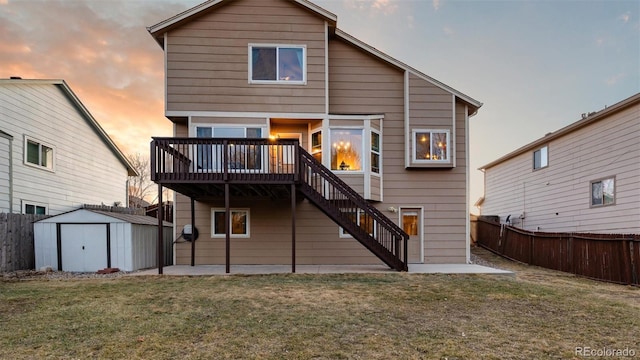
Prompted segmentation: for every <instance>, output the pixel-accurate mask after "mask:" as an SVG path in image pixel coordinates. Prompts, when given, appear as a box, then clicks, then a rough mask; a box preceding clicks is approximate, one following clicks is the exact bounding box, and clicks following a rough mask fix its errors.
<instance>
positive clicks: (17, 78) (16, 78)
mask: <svg viewBox="0 0 640 360" xmlns="http://www.w3.org/2000/svg"><path fill="white" fill-rule="evenodd" d="M9 79H11V80H22V78H21V77H20V76H12V77H10V78H9Z"/></svg>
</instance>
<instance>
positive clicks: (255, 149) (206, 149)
mask: <svg viewBox="0 0 640 360" xmlns="http://www.w3.org/2000/svg"><path fill="white" fill-rule="evenodd" d="M298 149H299V142H298V140H289V139H278V140H270V139H245V138H241V139H232V138H224V139H214V138H153V141H152V142H151V180H153V181H155V182H217V181H228V180H235V181H243V180H245V181H259V182H265V183H269V182H275V183H277V182H291V181H295V180H297V168H298V167H297V159H298Z"/></svg>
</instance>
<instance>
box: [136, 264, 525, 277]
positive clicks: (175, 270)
mask: <svg viewBox="0 0 640 360" xmlns="http://www.w3.org/2000/svg"><path fill="white" fill-rule="evenodd" d="M290 273H291V265H231V272H230V273H228V274H227V273H225V266H224V265H197V266H189V265H171V266H165V267H164V268H163V274H164V275H170V276H201V275H262V274H290ZM357 273H362V274H373V273H381V274H384V273H387V274H393V273H396V271H395V270H392V269H389V267H387V266H385V265H296V274H357ZM409 274H492V275H511V276H513V275H514V273H513V272H511V271H507V270H501V269H495V268H491V267H488V266H482V265H476V264H409ZM128 275H129V276H145V275H158V269H157V268H155V269H146V270H141V271H137V272H133V273H130V274H128Z"/></svg>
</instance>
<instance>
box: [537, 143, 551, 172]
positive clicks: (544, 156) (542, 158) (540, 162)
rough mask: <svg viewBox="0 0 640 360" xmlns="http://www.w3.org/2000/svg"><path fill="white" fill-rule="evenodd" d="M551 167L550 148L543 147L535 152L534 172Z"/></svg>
mask: <svg viewBox="0 0 640 360" xmlns="http://www.w3.org/2000/svg"><path fill="white" fill-rule="evenodd" d="M548 165H549V148H548V147H547V146H543V147H541V148H540V149H538V150H536V151H534V152H533V170H537V169H542V168H545V167H547V166H548Z"/></svg>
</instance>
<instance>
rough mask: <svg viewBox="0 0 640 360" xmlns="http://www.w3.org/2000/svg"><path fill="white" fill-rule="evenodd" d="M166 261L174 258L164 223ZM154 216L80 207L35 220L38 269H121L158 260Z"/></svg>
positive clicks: (146, 265) (152, 264)
mask: <svg viewBox="0 0 640 360" xmlns="http://www.w3.org/2000/svg"><path fill="white" fill-rule="evenodd" d="M163 227H164V229H163V237H164V245H165V246H164V255H165V256H164V263H165V265H166V264H173V243H172V242H173V229H172V225H171V223H168V222H164V223H163ZM157 229H158V220H157V219H155V218H152V217H149V216H143V215H130V214H121V213H114V212H107V211H99V210H89V209H78V210H73V211H70V212H66V213H63V214H60V215H56V216H52V217H49V218H46V219H43V220H40V221H37V222H35V223H34V224H33V235H34V250H35V260H36V269H39V268H41V267H43V266H51V267H52V268H54V269H57V270H62V271H74V272H95V271H98V270H101V269H104V268H119V269H120V270H123V271H134V270H138V269H146V268H153V267H157V266H158V262H157V244H158V230H157Z"/></svg>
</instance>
